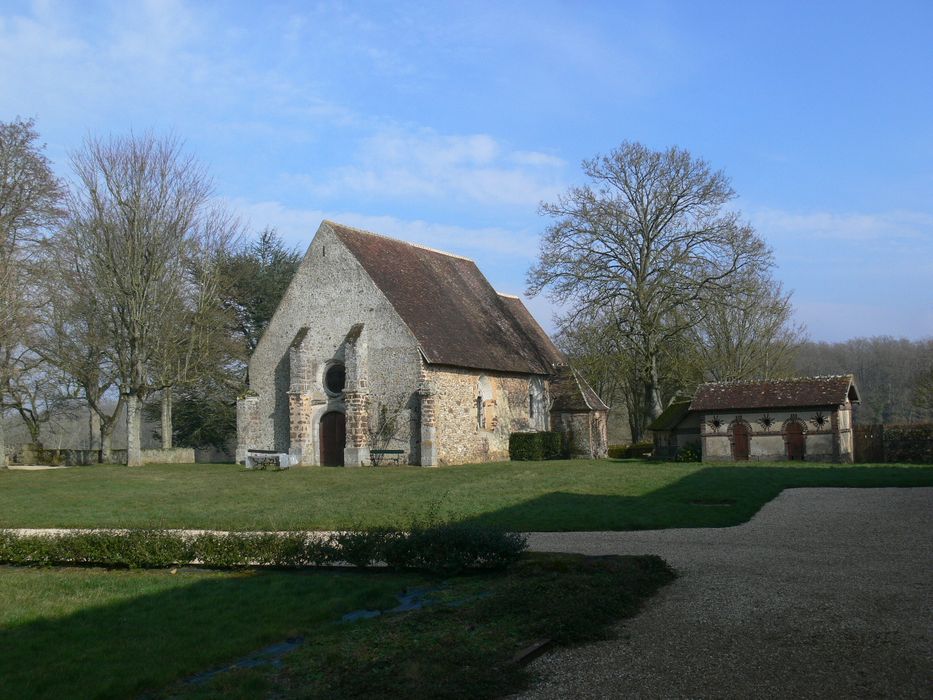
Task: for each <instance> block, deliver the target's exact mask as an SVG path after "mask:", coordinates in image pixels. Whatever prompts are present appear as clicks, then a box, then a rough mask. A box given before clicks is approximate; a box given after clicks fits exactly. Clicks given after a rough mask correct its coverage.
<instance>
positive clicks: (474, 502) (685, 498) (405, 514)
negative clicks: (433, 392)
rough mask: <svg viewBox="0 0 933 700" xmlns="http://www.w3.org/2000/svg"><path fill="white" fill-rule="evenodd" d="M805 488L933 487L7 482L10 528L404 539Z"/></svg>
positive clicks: (662, 522)
mask: <svg viewBox="0 0 933 700" xmlns="http://www.w3.org/2000/svg"><path fill="white" fill-rule="evenodd" d="M808 486H849V487H881V486H933V467H931V466H929V465H926V466H924V465H854V466H842V465H831V464H817V463H813V464H810V463H805V464H800V463H788V462H783V463H775V464H763V463H754V464H751V463H748V464H745V465H709V464H673V463H657V462H642V461H637V460H564V461H548V462H505V463H497V464H472V465H463V466H457V467H441V468H438V469H424V468H422V467H380V468H378V469H372V468H362V469H335V468H327V467H301V468H293V469H290V470H287V471H281V472H260V471H251V472H247V471H244V470H243V469H242V467H237V466H236V465H208V464H197V465H148V466H145V467H135V468H127V467H121V466H94V467H79V468H75V469H61V470H57V471H46V472H21V471H0V528H18V527H85V528H87V527H98V528H124V527H128V528H154V529H158V528H203V529H220V530H334V529H346V528H350V529H352V528H359V527H398V526H399V525H404V524H405V523H409V522H411V521H412V520H416V519H419V518H420V517H422V516H423V515H424V511H425V509H426V508H428V507H430V506H433V507H435V508H436V509H437V510H438V515H439V516H440V517H441V519H445V520H447V519H461V520H471V521H475V522H478V523H481V524H485V525H493V526H496V527H499V528H503V529H507V530H513V531H526V532H527V531H570V530H639V529H654V528H666V527H721V526H728V525H738V524H740V523H743V522H745V521H746V520H748V519H749V518H750V517H751V516H752V515H754V514H755V513H756V512H757V511H758V510H759V509H760V508H761V507H762V506H763V505H764V504H765V503H767V502H768V501H770V500H771V499H773V498H774V497H775V496H777V495H778V494H779V493H780V492H781V491H782V490H783V489H786V488H796V487H808ZM711 502H712V503H720V504H727V505H722V506H718V507H709V505H707V504H709V503H711Z"/></svg>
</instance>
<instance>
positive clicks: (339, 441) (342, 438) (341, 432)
mask: <svg viewBox="0 0 933 700" xmlns="http://www.w3.org/2000/svg"><path fill="white" fill-rule="evenodd" d="M346 442H347V419H346V416H344V415H343V414H342V413H340V412H338V411H331V412H330V413H325V414H324V415H323V416H321V464H322V465H324V466H325V467H342V466H343V448H344V446H345V445H346Z"/></svg>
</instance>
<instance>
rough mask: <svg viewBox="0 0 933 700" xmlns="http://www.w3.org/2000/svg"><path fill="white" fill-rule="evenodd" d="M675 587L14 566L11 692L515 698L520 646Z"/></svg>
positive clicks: (545, 561) (2, 620) (643, 566)
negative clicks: (412, 595)
mask: <svg viewBox="0 0 933 700" xmlns="http://www.w3.org/2000/svg"><path fill="white" fill-rule="evenodd" d="M672 578H673V573H672V572H671V571H670V569H669V568H668V567H667V566H666V565H665V564H664V563H663V562H662V561H661V560H660V559H658V558H657V557H596V558H587V557H581V556H574V555H529V556H526V557H525V558H523V559H522V560H521V561H520V562H518V563H517V564H515V565H513V567H512V568H511V569H510V570H509V571H508V572H506V573H497V574H485V575H474V576H463V577H459V578H454V579H446V580H442V579H436V578H430V577H426V576H422V577H416V576H413V575H397V574H389V573H385V572H383V573H373V572H369V573H367V572H357V571H339V572H336V571H320V570H319V571H313V570H309V571H298V572H274V571H266V572H252V571H241V572H218V571H197V570H180V571H177V572H176V573H174V574H173V573H172V572H171V571H166V570H161V571H107V570H103V569H77V568H62V569H34V568H13V567H0V697H2V698H50V699H52V698H54V699H56V700H57V699H58V698H128V697H142V698H150V699H151V698H178V697H182V698H218V699H219V698H223V699H224V700H231V699H233V698H242V699H243V700H245V699H247V698H250V699H251V698H257V697H279V698H309V697H311V698H327V699H328V700H335V699H337V698H372V697H405V698H411V699H412V700H416V699H426V698H460V697H471V698H492V697H500V696H502V695H503V694H505V693H509V692H515V691H518V690H521V689H522V688H523V687H524V686H525V684H526V683H527V682H528V680H529V675H528V673H527V672H526V670H525V669H524V667H522V666H521V665H517V664H514V663H511V659H512V657H513V656H514V655H515V654H516V652H518V651H519V650H521V649H523V648H525V647H527V646H528V645H529V644H530V643H531V642H533V641H534V640H537V639H541V638H547V639H551V640H553V641H554V642H555V643H556V644H573V643H580V642H585V641H591V640H594V639H602V638H606V637H608V636H611V634H612V627H611V625H612V623H613V622H615V621H616V620H618V619H620V618H622V617H626V616H629V615H632V614H634V613H635V612H636V611H637V609H638V608H639V606H640V605H641V604H642V602H643V601H644V599H646V598H647V597H649V596H651V595H652V594H653V593H654V592H655V590H657V588H658V587H660V586H662V585H664V584H665V583H667V582H668V581H670V580H671V579H672ZM412 586H418V587H423V588H425V589H427V591H426V595H428V596H429V597H431V598H433V599H434V600H435V601H436V603H435V604H434V605H431V606H429V607H426V608H424V609H423V610H421V611H415V612H406V613H392V614H387V615H383V616H380V617H376V618H375V619H370V620H361V621H357V622H351V623H341V621H340V618H341V616H342V615H343V614H344V613H346V612H349V611H354V610H361V609H368V610H373V609H378V610H390V609H391V608H393V607H395V606H396V605H397V603H398V600H397V598H396V597H395V594H397V593H400V592H402V590H403V589H406V588H407V589H408V590H411V588H412ZM581 600H585V601H587V605H585V606H584V607H583V608H582V609H581V607H580V601H581ZM299 638H300V639H299ZM289 639H291V640H293V642H294V644H295V648H292V649H290V650H289V652H288V653H286V654H282V655H280V656H278V657H276V664H275V665H270V664H268V663H266V664H263V665H258V666H254V667H250V665H249V664H239V666H240V667H239V668H237V669H235V670H229V669H230V666H231V665H232V664H234V663H237V662H240V661H241V660H242V659H244V658H247V659H249V658H251V657H252V658H256V657H257V655H256V652H259V651H261V650H262V649H264V648H266V647H268V646H269V645H270V644H280V643H282V642H284V641H286V640H289ZM222 669H228V670H222ZM218 670H221V672H220V673H216V674H212V675H206V674H205V672H212V671H218ZM194 678H197V680H198V682H192V680H193V679H194Z"/></svg>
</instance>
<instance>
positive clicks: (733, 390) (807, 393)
mask: <svg viewBox="0 0 933 700" xmlns="http://www.w3.org/2000/svg"><path fill="white" fill-rule="evenodd" d="M847 399H848V400H849V401H852V402H854V403H858V402H859V401H860V398H859V393H858V389H857V388H856V386H855V378H854V377H853V375H851V374H842V375H835V376H830V377H800V378H797V379H769V380H765V381H754V382H710V383H707V384H701V385H700V386H699V388H698V389H697V391H696V394H695V395H694V397H693V401H692V402H691V403H690V410H691V411H725V410H733V409H734V410H750V409H759V408H792V407H816V406H838V405H840V404H843V403H845V402H846V400H847Z"/></svg>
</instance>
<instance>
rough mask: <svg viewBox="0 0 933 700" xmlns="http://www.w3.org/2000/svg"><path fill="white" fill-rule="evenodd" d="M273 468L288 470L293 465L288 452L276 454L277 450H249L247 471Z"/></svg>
mask: <svg viewBox="0 0 933 700" xmlns="http://www.w3.org/2000/svg"><path fill="white" fill-rule="evenodd" d="M268 466H272V467H273V468H274V469H276V470H278V469H288V468H289V467H290V466H291V463H290V462H289V459H288V453H287V452H276V451H275V450H247V451H246V468H247V469H265V468H266V467H268Z"/></svg>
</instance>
